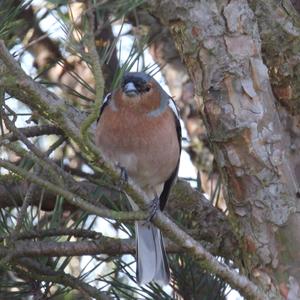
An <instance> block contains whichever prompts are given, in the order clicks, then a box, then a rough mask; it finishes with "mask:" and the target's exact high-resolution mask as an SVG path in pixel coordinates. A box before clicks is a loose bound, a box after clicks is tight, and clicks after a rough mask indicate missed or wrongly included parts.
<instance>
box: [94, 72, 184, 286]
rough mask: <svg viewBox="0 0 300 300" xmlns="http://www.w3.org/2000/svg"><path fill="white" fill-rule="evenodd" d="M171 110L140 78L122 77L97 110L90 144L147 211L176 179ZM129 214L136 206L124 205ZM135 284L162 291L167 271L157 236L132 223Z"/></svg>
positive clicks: (154, 85) (176, 125)
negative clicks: (140, 194)
mask: <svg viewBox="0 0 300 300" xmlns="http://www.w3.org/2000/svg"><path fill="white" fill-rule="evenodd" d="M179 120H180V117H179V113H178V109H177V106H176V104H175V102H174V100H173V99H172V97H171V96H169V95H168V94H167V93H166V92H165V91H164V90H163V88H162V87H161V86H160V84H159V83H158V82H157V81H156V80H155V79H154V78H153V77H152V76H150V75H148V74H146V73H144V72H128V73H125V74H124V76H123V78H122V80H121V82H120V85H119V87H117V88H116V89H115V90H113V91H112V92H111V93H109V94H108V95H107V96H106V97H105V99H104V101H103V104H102V106H101V108H100V113H99V118H98V123H97V126H96V133H95V143H96V146H97V147H98V148H99V150H100V152H101V155H102V157H103V158H104V159H105V160H108V161H110V162H111V163H113V164H115V165H116V166H119V167H120V168H121V169H122V170H123V171H124V170H125V172H126V176H128V177H130V178H131V179H133V181H134V182H135V183H136V184H137V185H138V186H139V187H140V188H141V189H142V190H143V191H144V192H145V194H146V195H147V201H148V203H149V206H151V207H152V209H153V208H154V211H153V212H152V213H153V214H155V211H156V209H160V210H161V211H162V210H163V209H164V207H165V205H166V202H167V199H168V197H169V194H170V189H171V187H172V185H173V184H174V183H175V181H176V179H177V174H178V168H179V161H180V153H181V126H180V121H179ZM130 203H131V206H132V208H133V210H137V209H138V207H137V205H136V204H135V203H134V202H133V201H132V200H131V201H130ZM135 232H136V248H137V249H136V256H137V257H136V261H137V263H136V278H137V282H138V284H139V285H142V284H147V283H149V282H156V283H158V284H160V285H166V284H168V283H169V281H170V270H169V265H168V259H167V255H166V251H165V247H164V242H163V237H162V234H161V232H160V230H159V229H158V228H157V227H155V225H154V224H153V223H152V222H151V221H136V222H135Z"/></svg>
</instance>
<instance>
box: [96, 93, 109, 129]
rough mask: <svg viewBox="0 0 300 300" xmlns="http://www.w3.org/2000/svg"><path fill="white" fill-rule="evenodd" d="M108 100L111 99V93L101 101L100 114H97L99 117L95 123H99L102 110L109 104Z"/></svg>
mask: <svg viewBox="0 0 300 300" xmlns="http://www.w3.org/2000/svg"><path fill="white" fill-rule="evenodd" d="M110 99H111V93H108V94H107V95H106V96H105V98H104V100H103V103H102V105H101V107H100V112H99V117H98V119H97V123H98V121H99V119H100V117H101V115H102V113H103V110H104V108H105V107H106V106H107V104H108V103H109V101H110Z"/></svg>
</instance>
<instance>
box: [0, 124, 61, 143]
mask: <svg viewBox="0 0 300 300" xmlns="http://www.w3.org/2000/svg"><path fill="white" fill-rule="evenodd" d="M18 131H20V132H21V133H22V134H23V135H24V136H26V137H27V138H31V137H36V136H41V135H51V134H55V135H63V134H64V133H63V131H62V130H61V129H60V128H59V127H57V126H53V125H40V126H32V127H23V128H18ZM17 140H18V136H17V135H16V134H15V133H14V132H10V133H7V134H4V135H3V136H1V137H0V144H4V143H8V142H15V141H17Z"/></svg>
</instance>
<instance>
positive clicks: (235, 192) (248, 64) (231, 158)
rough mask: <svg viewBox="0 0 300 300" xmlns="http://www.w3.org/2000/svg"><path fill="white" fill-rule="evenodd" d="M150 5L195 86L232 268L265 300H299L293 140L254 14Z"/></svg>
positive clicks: (228, 4) (299, 226) (240, 5)
mask: <svg viewBox="0 0 300 300" xmlns="http://www.w3.org/2000/svg"><path fill="white" fill-rule="evenodd" d="M265 2H269V3H272V1H265ZM150 5H151V11H152V13H153V14H154V15H155V16H157V17H158V18H159V19H160V20H161V22H162V23H163V24H165V25H167V26H168V28H169V29H170V31H171V33H172V36H173V38H174V40H175V43H176V46H177V49H178V51H179V53H180V55H181V57H182V59H183V60H184V62H185V64H186V66H187V69H188V72H189V74H190V77H191V79H192V81H193V83H194V86H195V93H196V95H195V100H196V101H197V102H198V104H199V107H200V109H201V113H202V116H203V119H204V121H205V124H206V127H207V130H208V133H209V136H210V140H211V144H212V146H213V149H214V154H215V158H216V160H217V162H218V165H219V168H220V172H221V174H222V177H223V183H224V185H225V186H226V191H225V192H226V193H225V194H226V198H227V205H228V207H229V211H230V218H231V221H232V226H233V227H234V229H235V231H236V232H237V233H238V235H239V236H240V258H239V260H238V261H236V263H237V264H238V265H239V267H240V270H241V271H242V272H243V273H245V274H247V275H248V276H249V277H250V278H251V279H253V280H254V281H255V282H257V283H258V284H259V285H260V286H261V287H262V288H263V289H264V291H265V292H266V293H267V294H268V296H269V299H279V298H280V296H279V293H280V294H281V295H282V296H283V297H284V298H288V297H289V298H288V299H297V298H298V297H299V298H300V295H298V296H295V297H294V296H293V295H296V294H297V293H298V289H299V283H300V272H299V268H298V264H299V263H300V252H299V249H300V236H299V230H300V216H299V213H298V211H299V198H298V197H297V195H298V185H299V182H297V178H296V174H295V168H294V167H295V166H294V163H293V159H292V152H291V149H292V147H291V146H292V137H291V136H290V135H289V134H287V133H288V132H287V131H285V129H286V128H285V126H286V123H285V122H283V121H282V120H281V119H280V116H279V114H278V111H277V107H276V99H275V97H274V95H273V92H272V88H271V84H270V78H269V74H268V69H267V67H266V66H265V64H264V62H263V60H262V52H261V39H260V38H261V37H260V33H259V30H258V26H257V21H256V18H255V15H254V13H253V11H252V10H251V9H250V7H249V6H248V3H247V1H245V0H232V1H180V0H176V1H168V0H165V1H151V4H150ZM278 47H280V45H278ZM281 109H282V108H281ZM297 210H298V211H297ZM293 297H294V298H293Z"/></svg>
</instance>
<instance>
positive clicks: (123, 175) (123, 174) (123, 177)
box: [116, 162, 128, 190]
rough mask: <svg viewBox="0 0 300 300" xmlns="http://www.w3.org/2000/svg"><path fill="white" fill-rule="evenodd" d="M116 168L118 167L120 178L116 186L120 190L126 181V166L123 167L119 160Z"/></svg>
mask: <svg viewBox="0 0 300 300" xmlns="http://www.w3.org/2000/svg"><path fill="white" fill-rule="evenodd" d="M116 168H118V169H120V180H119V184H118V187H119V189H120V190H121V188H122V186H123V185H124V184H126V183H127V182H128V173H127V170H126V168H124V167H123V166H122V165H121V164H120V163H119V162H117V163H116Z"/></svg>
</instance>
